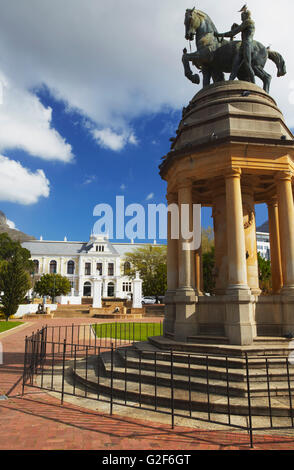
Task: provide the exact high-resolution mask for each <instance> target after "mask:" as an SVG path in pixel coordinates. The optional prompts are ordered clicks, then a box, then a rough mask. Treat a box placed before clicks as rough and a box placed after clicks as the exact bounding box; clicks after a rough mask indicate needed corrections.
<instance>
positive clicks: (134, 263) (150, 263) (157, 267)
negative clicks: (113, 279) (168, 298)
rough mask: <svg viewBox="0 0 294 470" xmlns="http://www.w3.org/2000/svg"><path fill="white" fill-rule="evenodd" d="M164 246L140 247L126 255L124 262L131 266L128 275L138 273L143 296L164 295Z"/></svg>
mask: <svg viewBox="0 0 294 470" xmlns="http://www.w3.org/2000/svg"><path fill="white" fill-rule="evenodd" d="M166 256H167V248H166V246H153V245H149V246H142V247H140V248H137V249H136V250H134V251H132V252H131V253H126V255H125V261H127V262H129V263H130V265H131V269H130V273H129V275H130V276H131V277H135V274H136V272H139V273H140V277H141V279H142V281H143V286H142V288H143V295H155V296H161V295H164V294H165V292H166V289H167V268H166Z"/></svg>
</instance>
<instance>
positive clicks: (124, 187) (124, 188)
mask: <svg viewBox="0 0 294 470" xmlns="http://www.w3.org/2000/svg"><path fill="white" fill-rule="evenodd" d="M120 189H121V190H122V191H125V190H126V189H127V187H126V185H125V184H124V183H123V184H121V185H120Z"/></svg>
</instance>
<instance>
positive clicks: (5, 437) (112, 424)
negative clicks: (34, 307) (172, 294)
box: [0, 319, 294, 452]
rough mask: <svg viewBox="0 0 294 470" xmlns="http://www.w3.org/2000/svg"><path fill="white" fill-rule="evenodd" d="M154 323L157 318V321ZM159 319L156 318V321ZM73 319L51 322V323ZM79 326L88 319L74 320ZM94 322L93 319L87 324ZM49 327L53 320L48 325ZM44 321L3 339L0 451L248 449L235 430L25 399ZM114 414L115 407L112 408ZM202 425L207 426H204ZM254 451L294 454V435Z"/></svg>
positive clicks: (39, 396)
mask: <svg viewBox="0 0 294 470" xmlns="http://www.w3.org/2000/svg"><path fill="white" fill-rule="evenodd" d="M155 321H156V320H155ZM157 321H158V320H157ZM72 322H73V320H72V319H68V320H64V319H60V320H58V319H53V320H51V321H50V324H52V325H60V324H62V325H65V324H66V323H68V324H72ZM74 322H75V324H85V323H87V320H86V321H85V320H84V319H75V320H74ZM88 322H89V323H90V320H89V321H88ZM48 324H49V322H48ZM42 326H43V322H42V321H39V320H38V321H30V322H27V323H26V324H25V325H23V326H20V327H18V328H16V329H15V330H10V331H8V332H6V333H2V334H1V335H0V341H1V343H2V345H3V351H4V364H3V365H1V366H0V395H6V396H7V397H8V399H7V400H1V401H0V433H1V440H0V449H2V450H105V451H108V452H109V451H111V450H113V451H114V450H136V451H137V450H153V451H154V452H155V451H160V450H185V451H196V450H248V448H249V447H248V445H249V436H248V435H247V433H241V432H240V433H239V432H236V431H231V429H229V428H228V429H227V431H217V430H208V429H205V428H203V429H192V428H188V427H179V426H176V427H175V429H174V430H172V429H171V426H170V425H169V424H160V425H159V424H158V422H152V421H142V420H138V419H134V418H129V417H125V416H119V415H115V414H114V415H113V416H109V415H107V414H103V413H99V412H97V411H95V410H90V409H86V408H80V407H78V406H76V405H74V404H71V403H69V402H67V401H65V402H64V405H63V406H62V405H61V404H60V400H58V399H57V398H55V397H53V396H51V395H49V394H47V393H44V392H43V391H41V390H38V389H32V388H29V387H27V388H26V389H25V394H24V396H23V397H22V396H21V391H22V381H21V378H22V370H23V358H24V339H25V336H26V335H30V334H31V332H32V331H36V330H37V329H38V328H41V327H42ZM114 413H115V409H114ZM203 427H204V426H203ZM254 448H255V449H256V450H293V449H294V433H293V435H291V433H290V432H289V433H287V435H286V434H284V435H278V434H274V435H270V434H267V435H265V436H263V435H260V434H256V433H255V434H254Z"/></svg>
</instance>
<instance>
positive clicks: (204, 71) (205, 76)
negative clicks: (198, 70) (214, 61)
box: [202, 69, 211, 87]
mask: <svg viewBox="0 0 294 470" xmlns="http://www.w3.org/2000/svg"><path fill="white" fill-rule="evenodd" d="M202 75H203V87H205V86H209V85H210V79H211V71H210V70H209V69H202Z"/></svg>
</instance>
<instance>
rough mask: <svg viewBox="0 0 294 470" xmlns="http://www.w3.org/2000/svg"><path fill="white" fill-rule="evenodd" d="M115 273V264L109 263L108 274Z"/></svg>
mask: <svg viewBox="0 0 294 470" xmlns="http://www.w3.org/2000/svg"><path fill="white" fill-rule="evenodd" d="M113 274H114V264H113V263H108V276H113Z"/></svg>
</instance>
